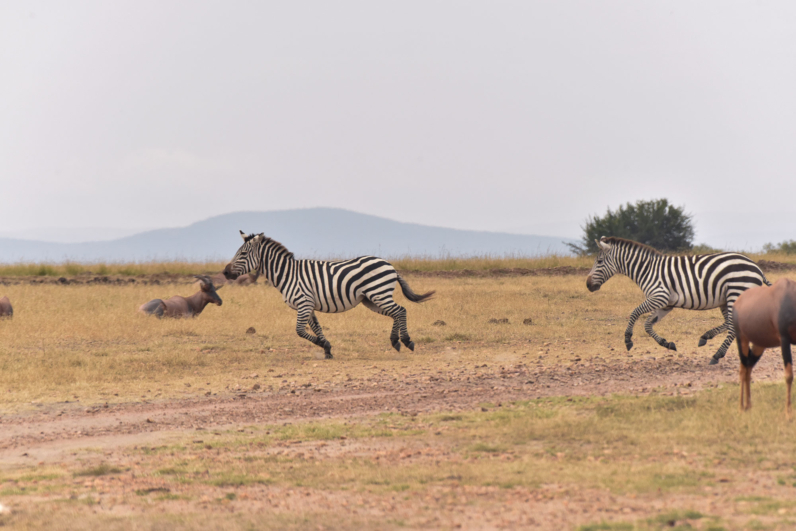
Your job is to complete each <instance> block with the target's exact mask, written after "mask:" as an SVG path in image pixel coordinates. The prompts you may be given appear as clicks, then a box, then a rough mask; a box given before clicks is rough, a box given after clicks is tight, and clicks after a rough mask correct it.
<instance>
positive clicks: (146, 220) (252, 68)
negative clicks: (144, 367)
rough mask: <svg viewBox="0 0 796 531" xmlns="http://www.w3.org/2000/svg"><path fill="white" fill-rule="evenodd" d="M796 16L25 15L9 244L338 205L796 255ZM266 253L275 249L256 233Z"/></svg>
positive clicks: (752, 11)
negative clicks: (682, 220)
mask: <svg viewBox="0 0 796 531" xmlns="http://www.w3.org/2000/svg"><path fill="white" fill-rule="evenodd" d="M794 28H796V2H792V1H790V0H785V1H768V2H752V1H744V2H731V1H727V0H717V1H700V2H690V1H681V2H673V1H665V2H652V1H651V2H637V1H630V0H628V1H625V2H610V1H601V2H592V1H583V2H571V1H561V0H557V1H555V2H548V1H536V2H533V1H528V0H522V1H517V2H500V1H481V2H470V1H463V0H456V1H449V2H435V1H429V0H423V1H420V2H410V1H406V0H402V1H400V2H372V1H362V2H341V1H335V2H327V1H320V2H301V1H289V2H284V1H281V2H271V3H266V2H255V1H251V2H233V1H226V0H225V1H223V2H220V1H219V2H202V1H197V0H190V1H184V2H183V1H151V2H147V1H142V0H135V1H132V2H123V1H114V2H104V1H96V2H77V1H70V2H60V1H53V2H32V1H17V2H3V3H2V4H0V212H2V215H0V220H1V221H0V233H2V232H14V231H25V230H30V229H35V228H37V227H56V228H59V229H61V230H63V229H68V228H71V227H101V226H105V227H112V228H120V229H137V228H155V227H166V226H183V225H187V224H189V223H191V222H194V221H197V220H200V219H205V218H207V217H210V216H213V215H216V214H222V213H227V212H233V211H238V210H273V209H288V208H297V207H312V206H331V207H342V208H347V209H351V210H355V211H360V212H366V213H369V214H376V215H381V216H385V217H388V218H392V219H396V220H400V221H410V222H416V223H424V224H431V225H439V226H445V227H455V228H463V229H480V230H510V231H518V232H526V233H536V234H544V235H557V236H569V237H578V236H580V229H579V226H580V225H581V224H582V223H583V221H584V219H585V218H586V217H587V216H588V215H589V214H602V213H604V212H605V210H606V208H607V207H609V206H610V207H612V208H615V207H617V206H619V205H620V204H623V203H625V202H627V201H636V200H638V199H652V198H659V197H666V198H668V199H670V200H671V201H672V202H674V203H675V204H678V205H685V206H686V208H687V210H688V211H689V212H691V213H693V214H694V221H695V224H696V228H697V240H698V241H707V242H708V243H712V244H714V245H733V246H735V247H744V246H746V247H747V248H748V247H753V246H754V245H760V244H762V243H763V242H766V241H780V240H782V239H784V238H796V112H795V111H796V31H794ZM261 229H262V230H266V231H267V227H261V228H251V230H261Z"/></svg>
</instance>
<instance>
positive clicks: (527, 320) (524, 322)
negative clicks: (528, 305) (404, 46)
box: [522, 317, 533, 325]
mask: <svg viewBox="0 0 796 531" xmlns="http://www.w3.org/2000/svg"><path fill="white" fill-rule="evenodd" d="M522 324H524V325H532V324H533V319H531V318H530V317H528V318H527V319H523V320H522Z"/></svg>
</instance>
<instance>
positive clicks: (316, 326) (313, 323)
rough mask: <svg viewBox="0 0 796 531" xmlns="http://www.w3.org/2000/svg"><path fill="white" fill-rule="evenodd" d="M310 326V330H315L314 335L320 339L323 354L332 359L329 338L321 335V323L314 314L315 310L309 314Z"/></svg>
mask: <svg viewBox="0 0 796 531" xmlns="http://www.w3.org/2000/svg"><path fill="white" fill-rule="evenodd" d="M310 328H312V331H313V332H315V335H316V336H318V339H319V340H320V341H321V346H322V347H323V354H324V356H325V357H326V359H327V360H330V359H332V358H333V357H334V356H332V344H331V343H329V340H328V339H326V337H324V335H323V328H321V323H319V322H318V318H317V317H316V316H315V312H312V315H311V316H310Z"/></svg>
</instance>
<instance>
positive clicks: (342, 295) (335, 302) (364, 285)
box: [296, 256, 398, 313]
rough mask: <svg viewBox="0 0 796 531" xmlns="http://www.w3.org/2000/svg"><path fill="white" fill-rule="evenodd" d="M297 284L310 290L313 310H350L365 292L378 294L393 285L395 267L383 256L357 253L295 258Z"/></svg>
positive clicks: (305, 290)
mask: <svg viewBox="0 0 796 531" xmlns="http://www.w3.org/2000/svg"><path fill="white" fill-rule="evenodd" d="M297 266H298V267H297V272H298V277H299V282H298V283H297V286H296V287H297V288H299V287H300V288H301V290H302V291H303V292H305V293H307V294H311V296H312V297H313V299H314V301H315V310H317V311H320V312H324V313H338V312H344V311H347V310H350V309H351V308H353V307H355V306H356V305H357V304H359V303H360V302H361V301H362V299H363V298H364V297H365V296H368V297H378V295H379V294H380V293H382V292H385V291H390V292H392V290H393V289H394V285H395V282H396V281H397V280H398V273H397V272H396V271H395V268H394V267H393V266H392V264H390V263H389V262H387V261H386V260H384V259H382V258H378V257H376V256H360V257H357V258H353V259H351V260H339V261H322V260H298V261H297Z"/></svg>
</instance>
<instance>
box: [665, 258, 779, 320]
mask: <svg viewBox="0 0 796 531" xmlns="http://www.w3.org/2000/svg"><path fill="white" fill-rule="evenodd" d="M664 261H665V263H664V267H663V268H662V270H663V271H662V273H663V274H662V277H663V280H664V284H665V285H666V287H667V288H669V290H670V293H671V297H672V299H670V304H671V306H674V307H678V308H686V309H692V310H709V309H712V308H717V307H720V306H723V305H725V304H726V303H727V299H728V297H729V298H731V299H734V298H736V297H737V296H738V295H740V293H742V292H743V291H745V290H746V289H749V288H751V287H755V286H761V285H763V284H767V283H768V281H767V280H766V277H765V275H764V274H763V271H762V270H761V269H760V267H759V266H758V265H757V264H755V263H754V262H753V261H752V260H751V259H750V258H748V257H747V256H744V255H742V254H739V253H715V254H705V255H692V256H665V257H664Z"/></svg>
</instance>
